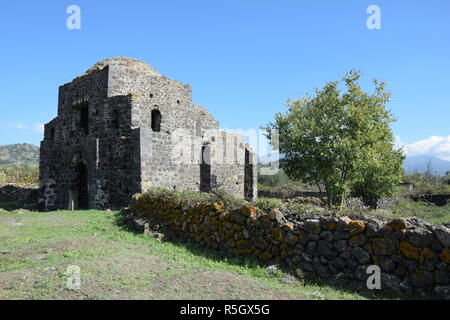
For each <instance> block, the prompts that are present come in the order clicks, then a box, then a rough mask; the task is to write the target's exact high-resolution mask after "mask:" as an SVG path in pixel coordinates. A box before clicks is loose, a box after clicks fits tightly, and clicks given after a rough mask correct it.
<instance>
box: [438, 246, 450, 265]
mask: <svg viewBox="0 0 450 320" xmlns="http://www.w3.org/2000/svg"><path fill="white" fill-rule="evenodd" d="M439 258H441V260H442V261H444V262H445V263H450V249H449V248H444V249H443V250H442V252H441V254H440V255H439Z"/></svg>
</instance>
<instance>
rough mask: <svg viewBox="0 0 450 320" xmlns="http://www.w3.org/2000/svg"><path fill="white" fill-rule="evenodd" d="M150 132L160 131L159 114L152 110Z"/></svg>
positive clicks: (157, 111)
mask: <svg viewBox="0 0 450 320" xmlns="http://www.w3.org/2000/svg"><path fill="white" fill-rule="evenodd" d="M152 130H153V131H154V132H159V131H161V112H159V110H152Z"/></svg>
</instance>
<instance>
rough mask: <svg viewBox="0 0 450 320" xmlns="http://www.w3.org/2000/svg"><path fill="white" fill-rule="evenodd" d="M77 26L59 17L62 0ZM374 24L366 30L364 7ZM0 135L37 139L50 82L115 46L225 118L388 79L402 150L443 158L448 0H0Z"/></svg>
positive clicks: (449, 73)
mask: <svg viewBox="0 0 450 320" xmlns="http://www.w3.org/2000/svg"><path fill="white" fill-rule="evenodd" d="M72 4H74V5H78V6H79V7H80V9H81V30H69V29H68V28H67V27H66V20H67V18H68V16H69V15H68V14H67V13H66V9H67V7H68V6H69V5H72ZM372 4H375V5H378V6H379V7H380V9H381V29H380V30H369V29H368V28H367V27H366V20H367V18H368V17H369V14H367V13H366V9H367V7H368V6H369V5H372ZM0 8H1V10H0V33H1V39H2V50H1V51H0V67H1V70H2V77H0V88H1V96H2V99H1V100H0V106H1V111H2V112H1V117H0V144H11V143H23V142H27V143H33V144H36V145H38V144H39V141H40V140H41V136H42V133H41V128H42V124H43V123H46V122H48V121H50V120H51V119H52V118H53V117H54V116H55V115H56V108H57V93H58V86H59V85H62V84H64V83H66V82H70V81H71V80H72V79H73V78H74V77H76V76H77V75H79V74H82V73H83V72H84V71H85V70H87V69H88V68H89V67H90V66H92V65H93V64H94V63H95V62H97V61H99V60H102V59H105V58H108V57H115V56H127V57H133V58H138V59H141V60H144V61H146V62H147V63H149V64H150V65H151V66H153V67H154V68H155V69H156V70H158V71H159V72H160V73H162V74H163V75H166V76H168V77H170V78H174V79H177V80H179V81H182V82H185V83H188V84H191V85H192V87H193V99H194V102H195V103H196V104H198V105H201V106H203V107H205V108H207V109H208V110H209V111H211V112H212V113H213V115H214V116H215V117H216V118H217V119H218V120H219V121H220V122H221V126H222V127H223V128H236V129H237V128H240V129H244V130H247V129H251V128H258V127H259V126H261V125H264V124H266V123H267V122H270V121H272V119H273V115H274V113H275V112H277V111H283V110H285V105H284V102H285V101H286V99H288V98H298V97H301V96H303V95H304V94H305V93H306V92H312V90H313V89H314V88H316V87H321V86H323V85H324V83H325V81H328V80H336V79H339V78H341V77H342V76H343V75H344V74H345V73H346V71H347V70H349V69H352V68H354V69H358V70H361V71H362V72H363V74H364V76H363V79H362V83H363V86H364V88H366V89H367V90H372V86H371V82H370V81H371V79H372V78H374V77H376V78H378V79H380V80H384V81H386V82H387V85H388V89H389V90H390V91H391V92H392V100H391V102H390V103H389V105H388V107H389V108H390V109H391V110H392V112H393V113H394V114H395V115H396V116H397V117H398V119H399V121H398V122H397V123H396V124H394V125H393V130H394V134H395V135H396V136H397V137H398V142H399V144H401V145H405V150H406V151H407V152H408V154H409V155H415V154H432V155H435V156H438V157H441V158H443V159H448V160H450V125H449V123H450V86H449V85H450V59H449V58H450V41H449V33H450V1H448V0H428V1H423V0H421V1H401V0H396V1H391V0H390V1H381V0H370V1H365V0H353V1H352V0H339V1H336V0H333V1H332V0H329V1H325V0H315V1H301V0H296V1H283V0H279V1H262V0H259V1H251V0H247V1H231V0H228V1H194V0H192V1H137V0H128V1H101V0H89V1H86V0H71V1H63V0H59V1H39V2H38V1H21V0H15V1H2V2H1V7H0Z"/></svg>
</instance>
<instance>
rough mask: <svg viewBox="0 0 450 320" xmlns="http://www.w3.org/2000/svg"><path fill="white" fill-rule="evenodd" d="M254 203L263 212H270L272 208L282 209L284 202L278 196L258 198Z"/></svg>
mask: <svg viewBox="0 0 450 320" xmlns="http://www.w3.org/2000/svg"><path fill="white" fill-rule="evenodd" d="M254 205H255V206H256V207H258V208H259V209H261V210H262V211H264V212H270V211H271V210H272V209H275V208H278V209H283V208H284V203H283V201H282V200H280V199H278V198H258V199H257V200H256V201H255V202H254Z"/></svg>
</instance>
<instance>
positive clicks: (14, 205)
mask: <svg viewBox="0 0 450 320" xmlns="http://www.w3.org/2000/svg"><path fill="white" fill-rule="evenodd" d="M0 209H3V210H6V211H14V210H19V209H23V204H22V203H20V202H0Z"/></svg>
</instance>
